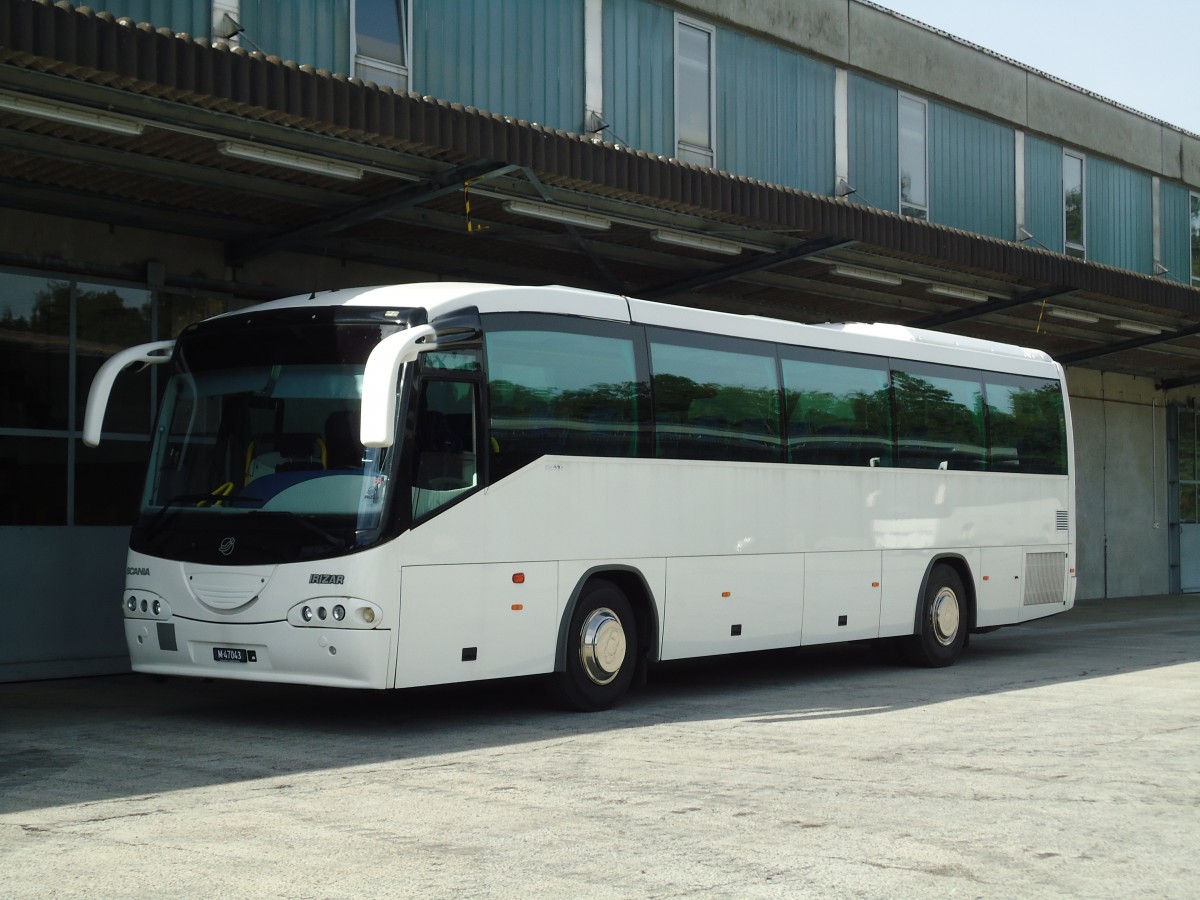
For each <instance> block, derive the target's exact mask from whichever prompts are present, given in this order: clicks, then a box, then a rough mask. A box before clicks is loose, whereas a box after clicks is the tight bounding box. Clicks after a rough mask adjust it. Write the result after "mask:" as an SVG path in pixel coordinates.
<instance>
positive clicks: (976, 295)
mask: <svg viewBox="0 0 1200 900" xmlns="http://www.w3.org/2000/svg"><path fill="white" fill-rule="evenodd" d="M925 290H926V291H928V292H929V293H931V294H938V295H939V296H942V297H954V298H955V299H956V300H970V301H971V302H972V303H986V302H987V301H988V299H989V295H988V294H986V293H984V292H983V291H976V290H973V289H972V288H965V287H956V286H954V285H950V284H931V285H929V286H928V287H927V288H925Z"/></svg>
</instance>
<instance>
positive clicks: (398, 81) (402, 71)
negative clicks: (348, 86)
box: [350, 0, 413, 91]
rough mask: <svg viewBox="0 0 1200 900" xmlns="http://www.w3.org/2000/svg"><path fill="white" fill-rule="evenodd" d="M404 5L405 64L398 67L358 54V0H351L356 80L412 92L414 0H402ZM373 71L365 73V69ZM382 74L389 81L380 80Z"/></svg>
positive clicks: (352, 48)
mask: <svg viewBox="0 0 1200 900" xmlns="http://www.w3.org/2000/svg"><path fill="white" fill-rule="evenodd" d="M400 2H402V3H403V4H404V8H403V10H402V12H401V16H402V18H403V21H402V22H401V26H402V27H403V29H404V34H403V35H402V36H401V40H402V43H403V46H402V47H401V51H402V52H403V54H404V64H403V65H397V64H396V63H394V62H389V61H388V60H383V59H375V58H374V57H371V56H366V55H364V54H361V53H359V52H358V0H350V59H351V60H352V67H353V69H354V75H355V77H356V78H361V79H362V80H363V81H374V82H375V83H376V84H387V85H389V86H390V87H393V88H396V89H397V90H406V91H411V90H412V89H413V85H412V5H413V0H400ZM364 68H366V69H370V70H372V71H367V72H364V71H363V69H364ZM380 74H382V75H384V76H391V78H389V79H388V80H386V81H385V80H383V79H382V78H380Z"/></svg>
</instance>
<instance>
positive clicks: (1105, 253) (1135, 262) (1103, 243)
mask: <svg viewBox="0 0 1200 900" xmlns="http://www.w3.org/2000/svg"><path fill="white" fill-rule="evenodd" d="M1084 177H1085V182H1084V196H1085V200H1084V204H1085V205H1084V215H1085V216H1086V217H1087V258H1088V259H1089V260H1091V261H1092V262H1098V263H1107V264H1108V265H1110V266H1117V267H1119V268H1122V269H1131V270H1132V271H1134V272H1143V273H1146V274H1150V273H1151V272H1152V271H1153V269H1154V221H1153V218H1152V195H1151V179H1150V176H1149V175H1147V174H1146V173H1144V172H1136V171H1134V170H1133V169H1130V168H1128V167H1126V166H1122V165H1118V164H1117V163H1114V162H1109V161H1108V160H1107V159H1101V158H1100V157H1098V156H1089V157H1088V158H1087V170H1086V175H1085V176H1084Z"/></svg>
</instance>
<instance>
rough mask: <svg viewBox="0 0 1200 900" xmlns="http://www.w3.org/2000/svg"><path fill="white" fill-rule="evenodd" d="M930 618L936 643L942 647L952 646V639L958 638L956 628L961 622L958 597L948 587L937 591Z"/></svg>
mask: <svg viewBox="0 0 1200 900" xmlns="http://www.w3.org/2000/svg"><path fill="white" fill-rule="evenodd" d="M930 617H931V624H932V625H933V636H934V637H935V638H937V642H938V643H939V644H941V645H942V646H943V647H948V646H950V645H951V644H953V643H954V638H955V637H957V636H958V626H959V624H960V622H961V616H960V613H959V608H958V595H957V594H955V593H954V591H952V590H950V588H948V587H944V588H942V589H941V590H940V591H938V592H937V596H935V597H934V598H933V605H932V607H931V609H930Z"/></svg>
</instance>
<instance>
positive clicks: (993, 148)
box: [927, 102, 1017, 240]
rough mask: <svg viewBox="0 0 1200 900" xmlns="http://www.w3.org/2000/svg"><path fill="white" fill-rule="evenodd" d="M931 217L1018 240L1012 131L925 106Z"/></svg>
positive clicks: (961, 113)
mask: <svg viewBox="0 0 1200 900" xmlns="http://www.w3.org/2000/svg"><path fill="white" fill-rule="evenodd" d="M927 147H928V154H929V215H930V219H931V220H932V221H934V222H937V223H938V224H940V225H950V226H952V227H954V228H961V229H963V230H964V231H973V232H975V233H976V234H986V235H989V236H991V237H997V238H1004V239H1006V240H1012V239H1013V238H1014V237H1015V236H1016V205H1017V203H1016V157H1015V152H1016V151H1015V147H1016V145H1015V143H1014V135H1013V130H1012V129H1011V128H1008V127H1006V126H1004V125H1001V124H999V123H998V122H992V121H990V120H988V119H984V118H982V117H980V116H976V115H972V114H970V113H967V112H964V111H962V110H959V109H954V108H952V107H949V106H943V105H942V104H940V103H932V102H931V103H930V104H929V134H928V144H927Z"/></svg>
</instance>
